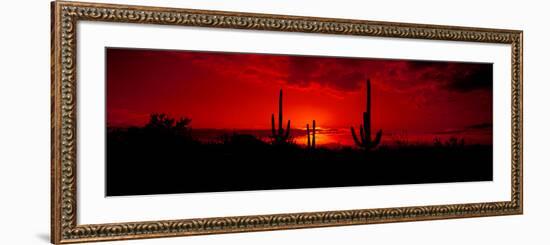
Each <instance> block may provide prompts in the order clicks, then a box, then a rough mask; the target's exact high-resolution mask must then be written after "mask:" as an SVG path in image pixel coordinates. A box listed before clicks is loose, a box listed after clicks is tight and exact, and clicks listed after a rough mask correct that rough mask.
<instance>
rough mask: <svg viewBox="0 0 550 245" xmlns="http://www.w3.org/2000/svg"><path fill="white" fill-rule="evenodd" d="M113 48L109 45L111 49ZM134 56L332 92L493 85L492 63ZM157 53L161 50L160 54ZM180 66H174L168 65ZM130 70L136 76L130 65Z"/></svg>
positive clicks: (207, 72) (164, 72) (416, 90)
mask: <svg viewBox="0 0 550 245" xmlns="http://www.w3.org/2000/svg"><path fill="white" fill-rule="evenodd" d="M113 51H114V50H113ZM144 54H145V55H147V56H148V57H135V59H133V60H134V61H135V62H139V61H140V60H143V58H147V59H151V58H154V59H159V60H162V61H163V63H165V64H167V65H166V66H165V68H166V69H162V71H161V72H160V73H159V74H158V75H157V77H156V78H162V77H164V76H169V77H172V76H175V75H176V74H174V72H176V73H177V72H179V71H178V70H182V69H183V70H189V71H191V70H192V71H194V72H188V73H187V74H198V73H197V72H198V71H202V72H200V75H201V76H216V75H217V74H223V75H224V76H225V77H227V75H228V74H230V78H229V79H235V80H237V79H239V80H243V81H249V82H271V83H272V82H274V81H276V82H279V83H286V84H288V85H291V86H294V87H297V88H309V87H320V88H326V89H330V90H332V91H334V92H337V93H346V92H357V91H358V90H360V88H362V87H363V86H364V82H365V80H366V79H368V78H370V79H371V80H372V81H373V84H375V85H376V86H379V87H380V88H382V89H384V90H386V91H391V92H395V93H426V92H427V91H429V90H432V91H434V90H438V91H441V90H446V91H450V92H459V93H465V92H470V91H475V90H492V83H493V73H492V72H493V68H492V64H480V63H464V62H462V63H460V62H435V61H413V60H391V59H369V58H340V57H319V56H297V55H292V56H291V55H269V54H267V55H266V54H242V53H227V52H219V53H218V52H179V51H166V52H163V53H162V54H160V53H157V52H154V51H151V52H148V51H142V52H141V55H142V56H143V55H144ZM161 55H162V56H161ZM174 67H179V68H178V69H173V68H174ZM133 74H134V76H141V74H140V71H135V72H134V73H133Z"/></svg>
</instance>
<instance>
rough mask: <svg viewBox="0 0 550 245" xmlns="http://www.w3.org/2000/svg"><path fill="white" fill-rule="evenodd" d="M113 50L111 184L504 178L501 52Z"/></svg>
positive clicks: (265, 185) (252, 185)
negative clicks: (499, 174) (469, 56)
mask: <svg viewBox="0 0 550 245" xmlns="http://www.w3.org/2000/svg"><path fill="white" fill-rule="evenodd" d="M105 52H106V81H105V83H106V195H107V196H125V195H149V194H177V193H198V192H220V191H251V190H274V189H297V188H328V187H349V186H375V185H396V184H426V183H453V182H470V181H492V179H493V65H492V64H491V63H471V62H454V61H423V60H404V59H380V58H363V57H362V58H357V57H332V56H304V55H287V54H260V53H232V52H211V51H208V52H207V51H185V50H154V49H129V48H115V47H109V48H106V49H105Z"/></svg>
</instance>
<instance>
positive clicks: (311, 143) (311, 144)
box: [306, 120, 315, 149]
mask: <svg viewBox="0 0 550 245" xmlns="http://www.w3.org/2000/svg"><path fill="white" fill-rule="evenodd" d="M312 130H313V131H312V132H311V134H310V133H309V123H308V124H306V133H307V148H311V149H315V120H313V128H312ZM311 136H313V140H312V137H311Z"/></svg>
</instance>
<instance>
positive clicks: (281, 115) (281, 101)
mask: <svg viewBox="0 0 550 245" xmlns="http://www.w3.org/2000/svg"><path fill="white" fill-rule="evenodd" d="M279 136H283V90H282V89H281V90H280V91H279Z"/></svg>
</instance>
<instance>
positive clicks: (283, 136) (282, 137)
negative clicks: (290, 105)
mask: <svg viewBox="0 0 550 245" xmlns="http://www.w3.org/2000/svg"><path fill="white" fill-rule="evenodd" d="M289 136H290V120H288V123H287V124H286V132H285V130H284V129H283V90H282V89H281V91H280V92H279V128H278V129H275V114H271V137H272V138H273V142H274V143H276V144H281V143H285V142H287V140H288V137H289Z"/></svg>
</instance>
